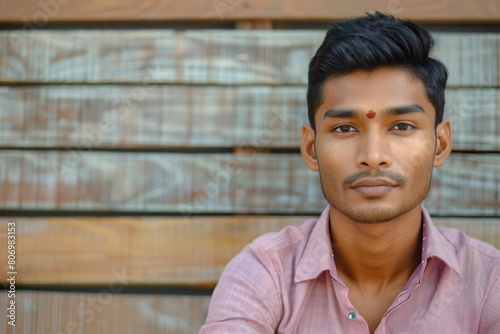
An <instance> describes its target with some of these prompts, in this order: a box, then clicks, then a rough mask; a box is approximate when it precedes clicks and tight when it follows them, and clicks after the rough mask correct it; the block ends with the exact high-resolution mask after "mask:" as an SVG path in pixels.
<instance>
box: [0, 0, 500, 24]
mask: <svg viewBox="0 0 500 334" xmlns="http://www.w3.org/2000/svg"><path fill="white" fill-rule="evenodd" d="M373 10H381V11H386V12H389V13H391V14H394V15H398V16H400V17H403V18H411V19H415V20H421V21H439V22H442V21H451V22H457V21H459V22H461V21H465V22H470V21H476V22H477V21H479V22H485V21H486V22H489V21H494V22H498V21H499V19H498V18H499V16H500V5H499V4H498V2H497V1H495V0H479V1H468V0H455V1H449V0H448V1H437V2H436V1H432V0H421V1H412V0H399V1H387V0H373V1H369V2H367V1H364V0H351V1H328V0H316V1H313V2H303V1H300V0H286V1H268V0H252V1H241V0H219V1H200V0H198V1H189V2H182V1H180V2H179V1H174V0H164V1H160V0H144V1H138V0H124V1H118V0H108V1H105V2H102V1H97V0H90V1H87V2H85V3H82V2H79V1H69V0H46V1H36V0H25V1H23V2H21V3H20V4H18V5H14V4H13V3H12V2H9V1H3V2H1V3H0V20H1V21H4V22H20V23H23V22H25V21H31V22H32V25H33V26H34V27H35V28H37V27H43V26H44V25H45V24H46V22H47V21H50V22H68V21H163V20H241V19H267V20H269V19H273V20H332V19H345V18H349V17H352V16H356V15H360V14H362V13H363V12H365V11H373ZM28 27H29V26H28ZM33 29H34V28H33Z"/></svg>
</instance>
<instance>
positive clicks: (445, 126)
mask: <svg viewBox="0 0 500 334" xmlns="http://www.w3.org/2000/svg"><path fill="white" fill-rule="evenodd" d="M452 141H453V138H452V132H451V125H450V121H449V120H447V119H445V120H443V121H442V122H441V123H440V124H438V126H437V128H436V150H435V152H434V167H441V166H442V165H444V163H445V162H446V159H447V158H448V156H449V155H450V153H451V148H452Z"/></svg>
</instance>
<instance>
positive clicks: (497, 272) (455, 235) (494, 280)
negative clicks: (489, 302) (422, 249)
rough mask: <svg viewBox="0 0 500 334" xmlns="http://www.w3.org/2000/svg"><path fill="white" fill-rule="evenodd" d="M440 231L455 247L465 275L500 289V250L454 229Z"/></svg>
mask: <svg viewBox="0 0 500 334" xmlns="http://www.w3.org/2000/svg"><path fill="white" fill-rule="evenodd" d="M438 230H439V231H440V233H441V234H442V235H443V236H444V238H445V239H446V240H447V241H448V242H449V243H450V244H451V245H452V246H453V249H454V251H455V255H456V257H457V260H458V261H459V263H460V267H461V271H462V272H463V273H464V274H465V273H467V275H472V276H474V279H481V278H482V279H483V280H486V281H488V282H489V284H488V285H489V286H497V287H498V284H499V283H500V250H498V249H497V248H495V247H494V246H493V245H490V244H489V243H486V242H484V241H481V240H479V239H476V238H473V237H471V236H469V235H467V234H466V233H464V232H463V231H460V230H457V229H454V228H446V227H438ZM471 278H472V277H471Z"/></svg>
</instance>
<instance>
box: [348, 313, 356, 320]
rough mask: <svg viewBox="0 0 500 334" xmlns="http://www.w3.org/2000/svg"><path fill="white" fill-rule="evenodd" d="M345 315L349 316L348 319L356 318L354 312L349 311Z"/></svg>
mask: <svg viewBox="0 0 500 334" xmlns="http://www.w3.org/2000/svg"><path fill="white" fill-rule="evenodd" d="M347 317H348V318H349V320H356V313H354V312H351V313H349V315H348V316H347Z"/></svg>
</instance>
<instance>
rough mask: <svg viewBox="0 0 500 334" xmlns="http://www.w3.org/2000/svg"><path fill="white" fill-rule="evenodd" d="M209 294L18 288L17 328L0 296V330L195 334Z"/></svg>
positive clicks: (4, 298)
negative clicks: (162, 294) (184, 294)
mask: <svg viewBox="0 0 500 334" xmlns="http://www.w3.org/2000/svg"><path fill="white" fill-rule="evenodd" d="M209 298H210V297H208V296H203V297H195V296H153V295H128V294H119V293H117V294H109V289H108V288H104V289H103V290H102V292H100V293H76V292H73V293H62V292H34V291H18V292H17V293H16V305H17V309H16V318H17V319H16V326H15V327H12V326H9V325H8V324H7V321H5V320H4V319H8V318H7V313H6V312H7V309H6V307H4V306H5V305H7V303H8V301H9V300H8V299H7V294H6V293H1V294H0V305H2V307H1V308H0V316H1V317H2V321H1V322H0V332H2V333H5V334H11V333H12V334H14V333H15V334H49V333H50V334H70V333H71V334H72V333H79V334H122V333H148V334H149V333H151V334H154V333H158V334H159V333H169V334H192V333H197V332H198V330H199V329H200V327H201V325H202V324H203V323H204V322H205V318H206V315H207V310H208V303H209Z"/></svg>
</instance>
